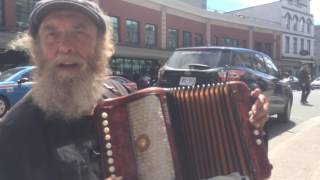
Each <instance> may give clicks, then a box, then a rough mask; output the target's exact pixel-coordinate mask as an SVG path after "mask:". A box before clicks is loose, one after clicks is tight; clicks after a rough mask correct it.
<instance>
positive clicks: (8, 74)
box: [0, 67, 23, 81]
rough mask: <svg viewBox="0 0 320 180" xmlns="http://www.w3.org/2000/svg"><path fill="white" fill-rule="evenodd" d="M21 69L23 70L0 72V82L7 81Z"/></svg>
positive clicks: (13, 69)
mask: <svg viewBox="0 0 320 180" xmlns="http://www.w3.org/2000/svg"><path fill="white" fill-rule="evenodd" d="M21 69H23V68H21V67H20V68H19V67H17V68H12V69H8V70H6V71H4V72H2V73H1V75H0V81H5V80H7V79H8V78H10V77H11V76H12V75H14V74H15V73H17V72H18V71H20V70H21Z"/></svg>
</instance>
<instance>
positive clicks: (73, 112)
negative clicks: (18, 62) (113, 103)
mask: <svg viewBox="0 0 320 180" xmlns="http://www.w3.org/2000/svg"><path fill="white" fill-rule="evenodd" d="M83 66H84V68H82V70H81V73H80V74H79V75H77V76H76V77H72V78H68V77H63V76H61V74H59V73H58V72H57V71H56V68H55V65H53V64H50V62H48V61H44V62H43V63H39V65H38V68H37V69H36V71H35V74H34V78H35V81H36V82H37V83H36V84H35V85H34V87H33V88H32V91H31V92H32V93H31V96H32V98H33V101H34V103H35V104H36V105H38V106H39V107H40V109H42V110H43V111H44V112H45V114H46V115H47V116H48V117H59V118H62V119H64V120H66V121H72V120H76V119H78V118H80V117H82V116H84V115H88V114H90V112H91V111H92V110H93V108H94V107H95V105H96V104H97V103H98V101H99V100H101V98H102V95H103V93H104V87H103V81H104V77H105V72H104V71H103V70H102V69H101V67H99V65H97V63H94V64H92V63H91V65H90V64H89V65H85V62H84V65H83ZM102 68H103V69H104V67H102Z"/></svg>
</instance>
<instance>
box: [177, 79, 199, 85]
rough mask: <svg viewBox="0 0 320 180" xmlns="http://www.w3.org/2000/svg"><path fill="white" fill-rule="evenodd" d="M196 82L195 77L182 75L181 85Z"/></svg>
mask: <svg viewBox="0 0 320 180" xmlns="http://www.w3.org/2000/svg"><path fill="white" fill-rule="evenodd" d="M195 84H196V78H195V77H180V82H179V85H180V86H194V85H195Z"/></svg>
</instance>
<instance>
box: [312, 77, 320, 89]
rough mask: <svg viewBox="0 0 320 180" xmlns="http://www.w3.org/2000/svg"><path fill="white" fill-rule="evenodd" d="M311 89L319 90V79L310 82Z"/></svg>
mask: <svg viewBox="0 0 320 180" xmlns="http://www.w3.org/2000/svg"><path fill="white" fill-rule="evenodd" d="M311 89H320V77H317V78H316V79H314V80H313V81H312V82H311Z"/></svg>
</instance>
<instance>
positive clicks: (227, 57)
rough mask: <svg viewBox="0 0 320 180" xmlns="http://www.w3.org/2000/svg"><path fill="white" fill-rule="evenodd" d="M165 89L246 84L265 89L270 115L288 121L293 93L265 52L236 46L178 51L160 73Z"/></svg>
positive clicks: (252, 87) (181, 49) (182, 49)
mask: <svg viewBox="0 0 320 180" xmlns="http://www.w3.org/2000/svg"><path fill="white" fill-rule="evenodd" d="M158 76H159V77H158V80H159V81H158V84H159V86H161V87H174V86H193V85H196V84H210V83H218V82H224V81H233V80H235V81H243V82H245V83H247V84H248V86H249V87H250V88H251V89H254V88H256V87H259V88H261V90H262V91H263V94H265V95H266V96H267V97H268V98H269V102H270V108H269V110H270V115H273V114H277V115H278V119H279V120H282V121H288V120H289V119H290V114H291V106H292V90H291V88H290V87H289V86H288V85H287V84H286V83H283V82H281V81H280V73H279V71H278V69H277V67H276V66H275V65H274V63H273V62H272V59H271V58H270V57H269V56H267V55H266V54H264V53H261V52H257V51H254V50H250V49H244V48H233V47H190V48H180V49H177V50H176V51H175V52H174V53H173V54H172V56H171V57H170V58H169V59H168V61H167V62H166V63H165V65H164V66H163V67H161V68H160V70H159V75H158Z"/></svg>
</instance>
